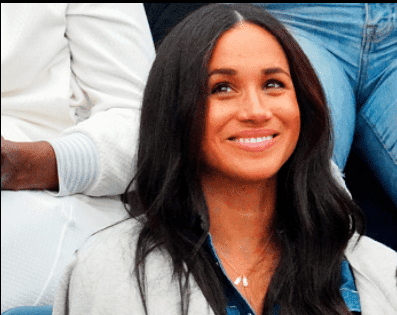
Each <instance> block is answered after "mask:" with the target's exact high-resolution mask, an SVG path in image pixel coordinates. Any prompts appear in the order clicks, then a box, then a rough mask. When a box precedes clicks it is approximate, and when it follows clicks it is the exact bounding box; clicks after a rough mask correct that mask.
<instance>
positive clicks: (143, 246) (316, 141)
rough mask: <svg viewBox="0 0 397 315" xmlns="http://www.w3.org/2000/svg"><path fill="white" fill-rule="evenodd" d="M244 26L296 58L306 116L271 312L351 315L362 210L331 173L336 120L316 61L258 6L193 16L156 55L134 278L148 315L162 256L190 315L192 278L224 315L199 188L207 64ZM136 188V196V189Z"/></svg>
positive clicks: (138, 182) (282, 210)
mask: <svg viewBox="0 0 397 315" xmlns="http://www.w3.org/2000/svg"><path fill="white" fill-rule="evenodd" d="M242 19H243V20H244V21H246V22H249V23H253V24H256V25H259V26H260V27H262V28H263V29H265V30H266V31H268V32H270V33H271V34H272V35H273V36H274V37H275V38H276V39H277V41H278V42H279V44H280V45H281V47H282V48H283V50H284V52H285V55H286V57H287V59H288V63H289V67H290V72H291V75H292V80H293V84H294V87H295V91H296V96H297V100H298V104H299V109H300V113H301V133H300V137H299V140H298V143H297V146H296V149H295V151H294V152H293V154H292V155H291V157H290V158H289V160H288V161H287V162H286V163H285V164H284V165H283V166H282V168H281V169H280V171H279V173H278V187H277V201H276V218H275V228H276V235H277V237H278V240H279V242H280V244H281V257H280V262H279V265H278V266H277V269H276V271H275V273H274V275H273V278H272V280H271V283H270V285H269V288H268V292H267V293H266V295H264V304H263V305H264V309H263V314H271V313H272V308H273V306H274V305H275V304H278V305H279V306H280V309H281V314H296V315H302V314H316V315H317V314H350V313H349V311H348V309H347V307H346V305H345V303H344V300H343V298H342V296H341V293H340V290H339V286H340V279H341V275H340V272H341V269H340V268H341V262H342V260H343V259H344V250H345V248H346V246H347V243H348V240H349V239H350V238H351V236H352V235H353V233H354V232H355V231H357V232H359V234H363V233H364V228H365V223H364V216H363V214H362V211H361V210H360V209H359V208H358V207H357V206H356V204H355V203H354V202H353V201H352V199H351V198H350V196H349V195H348V193H347V192H346V191H345V190H344V189H343V188H342V187H341V186H340V185H339V184H338V183H337V182H336V180H335V178H334V177H333V175H332V172H331V167H330V160H331V154H332V131H331V128H332V127H331V122H330V113H329V109H328V107H327V105H326V99H325V96H324V92H323V90H322V87H321V84H320V82H319V80H318V78H317V76H316V74H315V71H314V69H313V67H312V66H311V64H310V61H309V60H308V58H307V57H306V55H305V54H304V53H303V51H302V49H301V48H300V47H299V45H298V44H297V42H296V41H295V40H294V38H293V37H292V36H291V35H290V34H289V33H288V31H287V30H286V29H285V27H284V26H283V24H282V23H280V22H279V21H278V20H277V19H276V18H274V17H273V16H272V15H270V14H269V13H268V12H266V11H265V10H264V9H262V8H260V7H258V6H255V5H252V4H212V5H208V6H204V7H202V8H200V9H199V10H197V11H195V12H193V13H192V14H190V15H189V16H187V17H186V18H185V19H184V20H183V21H181V22H180V23H179V24H178V25H176V26H175V28H173V29H172V31H171V32H170V33H169V34H168V35H167V36H166V37H165V39H164V40H163V41H162V43H161V45H160V46H159V48H158V51H157V56H156V59H155V61H154V63H153V66H152V68H151V71H150V74H149V77H148V81H147V85H146V88H145V91H144V97H143V104H142V113H141V114H142V116H141V122H140V133H139V149H138V156H137V165H136V167H137V172H136V176H135V177H134V179H133V180H132V181H131V183H130V185H129V187H128V188H127V190H126V193H125V194H124V195H123V197H122V199H123V201H124V202H125V203H126V204H127V206H126V209H127V211H128V212H129V213H130V215H131V216H132V217H137V216H138V215H139V214H142V213H143V214H144V215H143V216H140V217H138V219H139V220H140V221H141V223H142V230H141V231H140V234H139V237H138V242H137V249H136V257H135V266H134V267H135V268H134V275H135V276H136V277H137V280H138V285H139V289H140V290H141V293H142V303H143V305H144V308H145V310H146V313H147V296H146V294H145V292H146V285H145V259H146V257H147V256H148V255H149V254H150V253H151V252H152V251H153V250H154V249H156V248H161V249H164V250H165V251H166V252H167V253H168V255H169V256H170V258H171V259H172V263H173V276H174V277H175V279H178V281H179V284H180V294H181V314H187V313H188V307H189V293H188V292H189V282H188V281H187V280H188V279H189V277H194V280H195V281H196V283H197V284H198V286H199V287H200V288H201V290H202V292H203V294H204V296H205V298H206V299H207V301H208V303H209V305H210V306H211V307H212V309H213V310H214V312H215V314H217V315H220V314H222V315H225V314H226V300H225V297H224V295H223V291H222V285H221V283H220V280H219V278H218V271H217V270H216V268H215V266H213V264H212V263H211V260H210V258H209V255H208V253H207V251H206V250H205V246H204V245H205V241H206V237H207V235H208V232H209V224H210V222H209V219H208V209H207V205H206V201H205V198H204V194H203V190H202V187H201V184H200V158H199V157H200V148H201V141H202V137H203V129H204V122H205V121H204V120H205V113H206V99H207V97H208V93H209V91H208V69H207V67H208V62H209V60H210V58H211V55H212V52H213V49H214V47H215V45H216V43H217V40H218V39H219V38H220V36H222V34H223V33H225V32H226V31H227V30H229V29H231V28H232V27H233V26H234V25H235V24H236V23H237V22H239V21H241V20H242ZM132 187H134V189H133V192H131V188H132Z"/></svg>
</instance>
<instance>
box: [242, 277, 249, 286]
mask: <svg viewBox="0 0 397 315" xmlns="http://www.w3.org/2000/svg"><path fill="white" fill-rule="evenodd" d="M243 286H244V287H248V279H247V277H245V276H243Z"/></svg>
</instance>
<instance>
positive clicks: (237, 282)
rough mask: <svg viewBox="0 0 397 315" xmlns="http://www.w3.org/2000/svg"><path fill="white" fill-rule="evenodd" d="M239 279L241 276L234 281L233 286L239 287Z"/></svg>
mask: <svg viewBox="0 0 397 315" xmlns="http://www.w3.org/2000/svg"><path fill="white" fill-rule="evenodd" d="M241 277H242V276H240V277H238V278H237V279H236V280H235V281H234V284H235V285H239V284H240V282H241Z"/></svg>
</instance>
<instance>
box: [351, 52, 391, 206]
mask: <svg viewBox="0 0 397 315" xmlns="http://www.w3.org/2000/svg"><path fill="white" fill-rule="evenodd" d="M395 60H397V56H396V59H395ZM356 128H357V131H356V135H355V138H354V145H353V148H354V150H355V152H357V153H358V155H359V156H360V158H361V159H362V160H363V161H364V162H366V164H367V165H369V167H370V169H371V170H372V172H373V173H374V175H375V177H376V178H377V179H378V181H379V183H380V184H381V186H382V187H383V189H384V190H385V191H386V193H387V194H388V196H389V197H390V198H391V200H392V201H393V203H394V204H395V205H396V207H397V61H395V62H394V63H393V64H391V65H389V67H388V68H387V69H386V70H385V71H384V75H383V80H382V82H381V83H380V84H379V86H377V88H376V89H375V90H374V91H373V93H372V94H371V96H370V97H369V98H368V100H367V102H366V103H365V105H364V106H363V107H362V108H361V110H360V111H359V113H358V116H357V126H356Z"/></svg>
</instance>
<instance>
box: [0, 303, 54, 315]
mask: <svg viewBox="0 0 397 315" xmlns="http://www.w3.org/2000/svg"><path fill="white" fill-rule="evenodd" d="M51 314H52V306H51V305H46V306H21V307H16V308H12V309H10V310H8V311H5V312H4V313H1V315H51Z"/></svg>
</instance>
